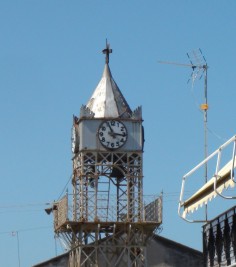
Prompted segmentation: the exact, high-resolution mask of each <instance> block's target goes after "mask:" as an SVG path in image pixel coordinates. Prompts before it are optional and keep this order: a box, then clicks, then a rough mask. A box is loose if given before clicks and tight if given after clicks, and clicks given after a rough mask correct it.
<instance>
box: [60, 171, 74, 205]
mask: <svg viewBox="0 0 236 267" xmlns="http://www.w3.org/2000/svg"><path fill="white" fill-rule="evenodd" d="M71 179H72V175H71V176H70V177H69V180H68V181H67V183H66V185H65V186H64V188H63V190H62V192H61V194H60V195H59V197H58V198H57V200H59V199H61V196H62V194H63V193H64V192H65V191H66V188H67V186H68V184H69V182H70V180H71Z"/></svg>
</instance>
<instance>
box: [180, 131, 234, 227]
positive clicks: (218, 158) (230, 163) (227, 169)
mask: <svg viewBox="0 0 236 267" xmlns="http://www.w3.org/2000/svg"><path fill="white" fill-rule="evenodd" d="M229 145H233V147H232V150H231V153H230V154H227V161H226V162H227V164H226V165H224V166H223V167H222V166H221V165H222V162H223V160H222V156H225V154H223V150H224V151H225V150H226V148H228V147H229ZM235 148H236V135H235V136H233V137H232V138H230V139H229V140H228V141H227V142H225V143H224V144H223V145H221V146H220V147H219V148H218V149H217V150H215V151H214V152H213V153H212V154H211V155H209V156H208V157H207V158H206V159H204V160H203V161H202V162H200V163H199V164H198V165H197V166H196V167H194V168H193V169H192V170H191V171H189V172H188V173H186V174H185V175H184V176H183V178H182V186H181V192H180V199H179V206H178V214H179V216H180V217H182V218H183V219H184V220H186V221H188V222H204V221H205V220H188V219H186V218H185V216H186V210H184V211H183V209H184V205H185V204H186V203H187V202H188V201H189V200H190V199H191V198H192V197H193V196H194V197H197V194H198V192H201V193H202V191H201V189H200V190H198V191H197V192H196V193H195V194H194V195H193V196H192V197H190V198H188V199H185V198H184V193H185V186H186V181H187V180H188V179H189V177H190V176H192V175H193V174H195V173H196V171H198V170H199V169H200V168H203V167H204V166H208V164H209V163H211V164H212V161H214V160H215V162H213V166H215V172H214V175H213V177H212V179H211V180H209V182H207V183H206V184H205V185H204V187H202V190H203V189H206V188H207V185H208V184H209V187H210V186H211V185H212V188H213V193H214V194H216V195H219V196H221V197H223V198H225V199H233V198H236V197H235V196H225V195H223V194H221V192H220V190H218V185H217V182H218V181H219V179H220V178H221V177H222V173H224V175H226V174H227V178H229V179H228V180H230V182H231V184H234V183H235V178H234V168H235V165H236V158H235V151H236V150H235ZM227 153H228V150H227ZM224 162H225V161H224ZM222 171H223V172H222ZM228 174H229V175H228ZM202 181H203V179H202ZM221 191H222V190H221ZM199 195H200V194H199ZM209 199H210V197H209Z"/></svg>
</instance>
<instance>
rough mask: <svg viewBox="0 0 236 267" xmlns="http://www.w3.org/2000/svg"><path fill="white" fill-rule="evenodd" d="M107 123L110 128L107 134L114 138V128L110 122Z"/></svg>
mask: <svg viewBox="0 0 236 267" xmlns="http://www.w3.org/2000/svg"><path fill="white" fill-rule="evenodd" d="M107 125H108V127H109V129H110V132H108V134H109V135H111V136H112V137H113V138H115V134H114V130H113V129H112V128H111V125H110V123H109V122H107Z"/></svg>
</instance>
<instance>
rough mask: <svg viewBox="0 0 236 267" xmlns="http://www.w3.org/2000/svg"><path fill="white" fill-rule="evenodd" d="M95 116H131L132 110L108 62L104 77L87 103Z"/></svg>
mask: <svg viewBox="0 0 236 267" xmlns="http://www.w3.org/2000/svg"><path fill="white" fill-rule="evenodd" d="M86 106H87V107H88V108H89V109H90V110H91V111H92V112H93V113H94V117H95V118H130V117H131V115H132V111H131V109H130V107H129V105H128V103H127V102H126V100H125V98H124V96H123V95H122V93H121V91H120V89H119V87H118V86H117V84H116V82H115V81H114V79H113V77H112V75H111V71H110V68H109V65H108V63H106V64H105V68H104V71H103V75H102V78H101V80H100V82H99V83H98V85H97V87H96V88H95V90H94V92H93V94H92V96H91V98H90V100H89V101H88V103H87V105H86Z"/></svg>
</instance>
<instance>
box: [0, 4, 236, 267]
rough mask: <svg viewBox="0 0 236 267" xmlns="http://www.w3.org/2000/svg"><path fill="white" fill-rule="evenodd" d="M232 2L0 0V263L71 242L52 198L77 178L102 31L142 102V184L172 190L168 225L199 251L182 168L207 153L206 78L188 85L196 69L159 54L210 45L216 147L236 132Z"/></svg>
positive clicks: (31, 260)
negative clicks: (51, 212) (78, 148)
mask: <svg viewBox="0 0 236 267" xmlns="http://www.w3.org/2000/svg"><path fill="white" fill-rule="evenodd" d="M235 10H236V2H235V1H233V0H228V1H218V0H214V1H203V0H199V1H197V2H196V1H187V0H182V1H169V0H165V1H160V0H155V1H154V0H149V1H140V0H137V1H133V0H130V1H105V0H100V1H95V0H94V1H90V0H89V1H80V0H70V1H65V0H63V1H62V0H1V1H0V77H1V78H0V123H1V132H0V137H1V138H0V151H1V154H0V156H1V173H0V175H1V176H0V177H1V178H0V216H1V220H0V225H1V231H0V258H1V264H2V266H5V267H11V266H18V265H19V259H18V252H17V248H19V255H20V264H21V265H20V266H21V267H26V266H31V265H33V264H36V263H39V262H41V261H44V260H46V259H48V258H50V257H53V256H55V255H56V253H58V254H59V253H61V252H63V250H62V249H61V247H60V245H59V243H56V244H57V245H55V241H54V238H53V237H54V234H53V218H52V217H51V216H47V215H46V213H45V212H44V208H46V207H47V203H51V202H53V201H54V200H57V199H58V198H59V197H60V196H61V194H62V192H63V189H64V188H65V187H66V185H67V183H68V181H69V178H70V175H71V172H72V161H71V157H72V155H71V145H70V134H71V126H72V116H73V114H75V115H78V114H79V110H80V107H81V105H82V104H86V103H87V101H88V100H89V98H90V96H91V95H92V92H93V90H94V88H95V87H96V85H97V83H98V82H99V80H100V78H101V75H102V72H103V68H104V55H103V54H102V53H101V51H102V49H104V47H105V40H106V38H107V39H108V42H109V43H110V44H111V48H112V49H113V53H112V55H111V56H110V68H111V71H112V74H113V77H114V79H115V81H116V83H117V84H118V86H119V88H120V89H121V91H122V93H123V94H124V96H125V98H126V100H127V101H128V103H129V105H130V106H131V108H132V109H135V108H136V107H137V106H139V105H142V108H143V118H144V127H145V139H146V142H145V152H144V175H145V177H144V190H145V192H144V193H145V194H159V193H160V192H161V191H162V190H163V192H164V204H163V212H164V215H163V216H164V217H163V230H162V232H161V235H162V236H165V237H167V238H170V239H172V240H175V241H177V242H180V243H182V244H185V245H187V246H191V247H193V248H195V249H199V250H201V246H202V242H201V225H200V224H188V223H186V222H184V221H183V220H181V219H180V218H179V217H178V214H177V204H178V198H179V193H180V186H181V178H182V176H183V175H184V174H185V173H186V172H188V171H189V170H190V169H192V168H193V167H194V166H195V165H196V164H198V163H199V162H200V161H201V160H202V159H203V157H204V134H203V115H202V114H201V112H199V108H198V105H199V104H200V103H202V102H203V86H204V85H203V79H201V80H197V81H196V82H195V84H194V86H193V87H192V86H191V83H187V81H188V79H189V77H190V74H191V68H190V69H189V68H185V67H178V66H175V65H164V64H159V63H158V60H164V61H174V62H180V63H187V64H188V63H189V61H188V58H187V55H186V53H187V52H191V51H192V50H195V49H198V48H201V50H202V51H203V54H204V56H205V58H206V59H207V63H208V65H209V70H208V101H209V112H208V127H209V129H210V132H209V144H208V145H209V152H212V151H214V150H215V149H216V148H217V147H218V146H219V145H221V144H222V143H224V142H225V141H226V140H227V139H229V138H230V137H231V136H233V135H234V134H235V122H234V120H235V114H234V113H235V112H234V104H235V103H234V98H235V96H236V93H235V46H236V34H235V32H236V17H235ZM196 103H198V104H196ZM199 179H202V177H200V178H199ZM67 187H68V188H69V189H70V188H71V187H70V183H69V184H68V186H67ZM223 202H224V203H223ZM234 204H235V203H234V202H233V201H227V202H225V201H221V202H219V204H218V205H217V209H216V208H215V207H216V206H214V205H213V206H212V210H211V212H212V216H214V214H218V213H219V212H221V211H222V210H224V209H225V207H226V206H228V207H231V206H233V205H234ZM13 232H18V238H19V239H18V240H19V246H17V235H15V234H14V233H13ZM12 233H13V234H12ZM186 233H187V234H186Z"/></svg>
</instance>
